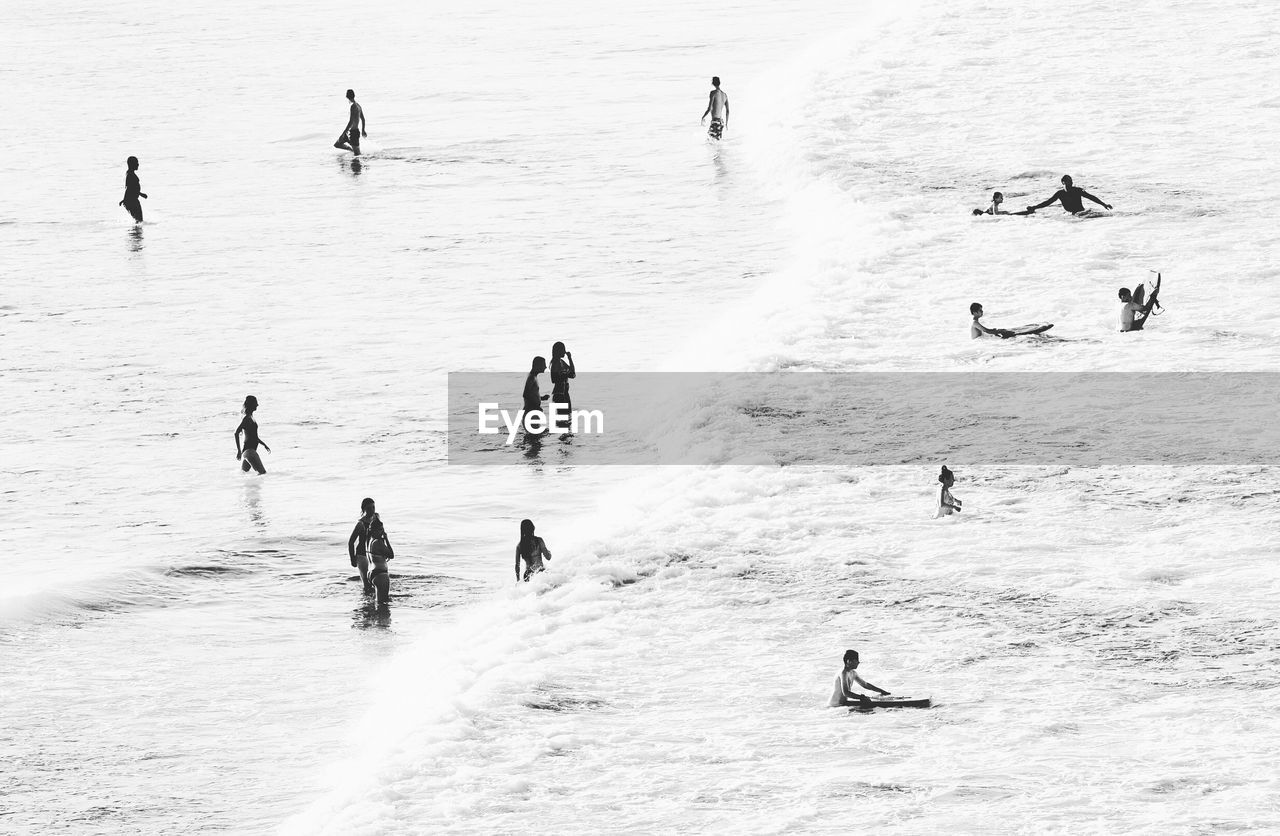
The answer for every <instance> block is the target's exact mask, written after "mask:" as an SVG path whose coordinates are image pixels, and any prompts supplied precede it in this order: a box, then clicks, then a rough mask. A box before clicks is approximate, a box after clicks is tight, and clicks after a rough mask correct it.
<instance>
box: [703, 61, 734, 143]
mask: <svg viewBox="0 0 1280 836" xmlns="http://www.w3.org/2000/svg"><path fill="white" fill-rule="evenodd" d="M711 87H712V90H711V94H710V96H708V98H707V109H706V110H705V111H703V113H702V121H701V122H700V123H699V124H704V125H705V124H706V122H707V114H708V113H709V114H711V127H710V129H708V130H707V135H708V136H710V137H711V138H712V139H719V138H720V134H722V133H723V132H724V129H725V128H727V127H729V96H728V95H726V94H725V92H724V91H723V90H721V89H720V76H714V77H713V78H712V79H711Z"/></svg>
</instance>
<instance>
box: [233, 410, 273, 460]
mask: <svg viewBox="0 0 1280 836" xmlns="http://www.w3.org/2000/svg"><path fill="white" fill-rule="evenodd" d="M257 409H258V399H257V398H255V397H254V396H253V395H250V396H249V397H247V398H245V399H244V420H242V421H241V422H240V426H238V427H236V461H238V462H240V469H241V470H243V471H244V472H245V473H248V472H249V468H250V467H252V468H253V469H254V470H256V471H258V475H259V476H261V475H262V474H263V473H266V472H267V469H266V468H265V467H263V466H262V457H261V456H259V455H258V445H259V444H261V445H262V449H264V450H266V451H267V452H268V453H270V452H271V448H270V447H268V446H267V442H265V441H263V440H262V439H261V438H258V422H257V421H255V420H253V413H254V412H256V411H257ZM240 433H244V450H243V452H242V451H241V449H240Z"/></svg>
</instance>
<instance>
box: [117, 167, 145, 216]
mask: <svg viewBox="0 0 1280 836" xmlns="http://www.w3.org/2000/svg"><path fill="white" fill-rule="evenodd" d="M125 165H127V166H128V167H129V170H128V171H126V172H125V174H124V198H122V199H121V201H120V205H121V206H123V207H124V208H125V209H128V210H129V214H130V215H133V219H134V221H136V222H137V223H142V204H141V203H139V202H138V198H143V199H144V200H145V199H146V197H147V195H146V192H144V191H142V184H141V183H139V182H138V158H137V157H130V158H129V159H128V160H126V161H125Z"/></svg>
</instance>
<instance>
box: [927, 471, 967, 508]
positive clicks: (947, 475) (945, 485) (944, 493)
mask: <svg viewBox="0 0 1280 836" xmlns="http://www.w3.org/2000/svg"><path fill="white" fill-rule="evenodd" d="M938 481H939V482H941V483H942V487H941V488H939V489H938V510H937V512H936V513H934V515H933V518H934V519H935V520H936V519H937V518H938V517H949V516H951V515H952V514H959V513H960V505H961V504H962V503H961V502H960V500H958V499H956V498H955V497H954V496H952V495H951V486H952V485H954V484H955V483H956V475H955V474H954V473H952V472H951V471H950V470H948V469H947V466H946V465H945V464H944V465H943V466H942V472H941V473H939V474H938Z"/></svg>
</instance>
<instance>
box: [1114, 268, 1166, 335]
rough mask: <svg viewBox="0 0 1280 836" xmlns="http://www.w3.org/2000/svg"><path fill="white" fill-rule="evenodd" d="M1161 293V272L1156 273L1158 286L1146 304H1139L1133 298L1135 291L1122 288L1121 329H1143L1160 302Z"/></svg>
mask: <svg viewBox="0 0 1280 836" xmlns="http://www.w3.org/2000/svg"><path fill="white" fill-rule="evenodd" d="M1159 295H1160V274H1159V273H1156V286H1155V289H1154V290H1152V291H1151V298H1150V299H1148V300H1147V301H1146V304H1144V305H1139V304H1138V303H1137V302H1135V301H1134V300H1133V292H1132V291H1130V290H1129V288H1127V287H1122V288H1120V294H1119V296H1120V301H1121V302H1122V303H1123V307H1121V308H1120V331H1121V332H1122V333H1123V332H1125V331H1141V330H1142V329H1143V328H1144V327H1145V326H1146V324H1147V318H1148V317H1149V316H1151V309H1152V308H1154V307H1155V306H1156V305H1157V304H1158V303H1157V302H1156V298H1157V297H1158V296H1159Z"/></svg>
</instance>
